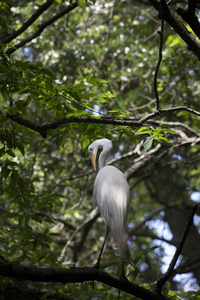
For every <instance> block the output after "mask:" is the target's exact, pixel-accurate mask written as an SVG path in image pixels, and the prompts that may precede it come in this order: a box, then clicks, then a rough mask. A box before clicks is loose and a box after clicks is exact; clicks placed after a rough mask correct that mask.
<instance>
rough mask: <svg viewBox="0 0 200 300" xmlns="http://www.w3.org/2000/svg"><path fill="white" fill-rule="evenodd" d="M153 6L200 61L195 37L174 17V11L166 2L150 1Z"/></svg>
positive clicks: (199, 47)
mask: <svg viewBox="0 0 200 300" xmlns="http://www.w3.org/2000/svg"><path fill="white" fill-rule="evenodd" d="M148 1H149V3H151V5H153V7H154V8H155V9H156V10H157V11H158V12H159V14H160V17H161V18H162V19H164V20H165V21H166V22H167V23H168V24H169V25H170V26H171V27H172V28H173V29H174V30H175V31H176V33H177V34H178V35H179V36H180V37H181V38H182V40H184V42H185V43H186V44H187V45H188V48H189V50H191V51H192V52H193V53H194V54H195V55H196V56H197V57H198V59H200V45H199V42H198V41H197V40H196V39H195V37H194V36H193V35H192V34H191V32H189V31H188V30H187V28H186V27H185V25H184V24H183V23H181V22H180V21H179V19H178V18H177V17H176V16H175V15H174V13H173V11H172V10H171V9H170V8H169V7H168V5H167V4H166V2H165V0H161V1H157V0H148Z"/></svg>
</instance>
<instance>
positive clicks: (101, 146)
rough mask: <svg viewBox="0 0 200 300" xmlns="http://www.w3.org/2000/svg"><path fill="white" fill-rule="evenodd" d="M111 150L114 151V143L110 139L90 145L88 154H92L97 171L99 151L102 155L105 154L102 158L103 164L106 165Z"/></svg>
mask: <svg viewBox="0 0 200 300" xmlns="http://www.w3.org/2000/svg"><path fill="white" fill-rule="evenodd" d="M111 149H112V142H111V141H110V140H108V139H100V140H97V141H95V142H93V143H92V144H90V145H89V147H88V152H89V153H90V154H91V160H92V165H93V168H94V170H95V171H96V169H97V167H96V160H97V156H98V153H99V150H100V151H101V154H103V153H104V155H103V157H102V159H103V161H102V164H105V160H106V157H107V155H108V153H109V152H110V150H111ZM99 159H100V158H99Z"/></svg>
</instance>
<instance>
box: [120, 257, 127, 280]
mask: <svg viewBox="0 0 200 300" xmlns="http://www.w3.org/2000/svg"><path fill="white" fill-rule="evenodd" d="M120 278H121V279H127V278H126V275H125V269H124V252H122V273H121V276H120Z"/></svg>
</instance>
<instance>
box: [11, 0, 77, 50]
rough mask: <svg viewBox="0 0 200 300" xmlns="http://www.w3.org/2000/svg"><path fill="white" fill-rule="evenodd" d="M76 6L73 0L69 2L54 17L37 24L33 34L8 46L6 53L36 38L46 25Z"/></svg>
mask: <svg viewBox="0 0 200 300" xmlns="http://www.w3.org/2000/svg"><path fill="white" fill-rule="evenodd" d="M76 7H78V4H77V3H76V2H75V3H73V4H70V5H69V6H68V7H67V8H65V9H64V10H62V11H61V12H60V13H58V14H57V15H55V16H54V17H52V18H51V19H49V20H48V21H46V22H44V23H42V24H40V25H39V26H38V30H36V31H35V32H34V34H32V35H30V36H29V37H28V38H26V39H24V40H22V41H21V42H20V43H18V44H17V45H15V46H13V47H11V48H9V49H8V50H7V51H6V54H7V55H11V54H12V53H13V52H15V51H16V50H17V49H19V48H21V47H23V46H24V45H25V44H27V43H29V42H30V41H32V40H33V39H34V38H36V37H37V36H39V35H40V34H41V33H42V32H43V30H44V29H46V27H48V26H49V25H51V24H52V23H54V22H55V21H57V20H58V19H60V18H61V17H63V16H64V15H66V14H68V13H69V12H70V11H72V10H73V9H75V8H76Z"/></svg>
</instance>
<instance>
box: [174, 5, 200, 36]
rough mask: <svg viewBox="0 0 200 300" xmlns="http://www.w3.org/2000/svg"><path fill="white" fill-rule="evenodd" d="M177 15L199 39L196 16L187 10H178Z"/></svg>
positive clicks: (199, 27)
mask: <svg viewBox="0 0 200 300" xmlns="http://www.w3.org/2000/svg"><path fill="white" fill-rule="evenodd" d="M177 13H178V14H179V16H181V18H182V19H183V20H184V21H185V22H186V23H188V25H190V27H191V28H192V30H193V31H194V33H195V34H196V36H197V37H198V38H199V39H200V23H199V20H198V18H197V16H196V15H195V14H194V13H193V12H190V11H188V10H185V9H182V8H180V7H179V8H178V9H177Z"/></svg>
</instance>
